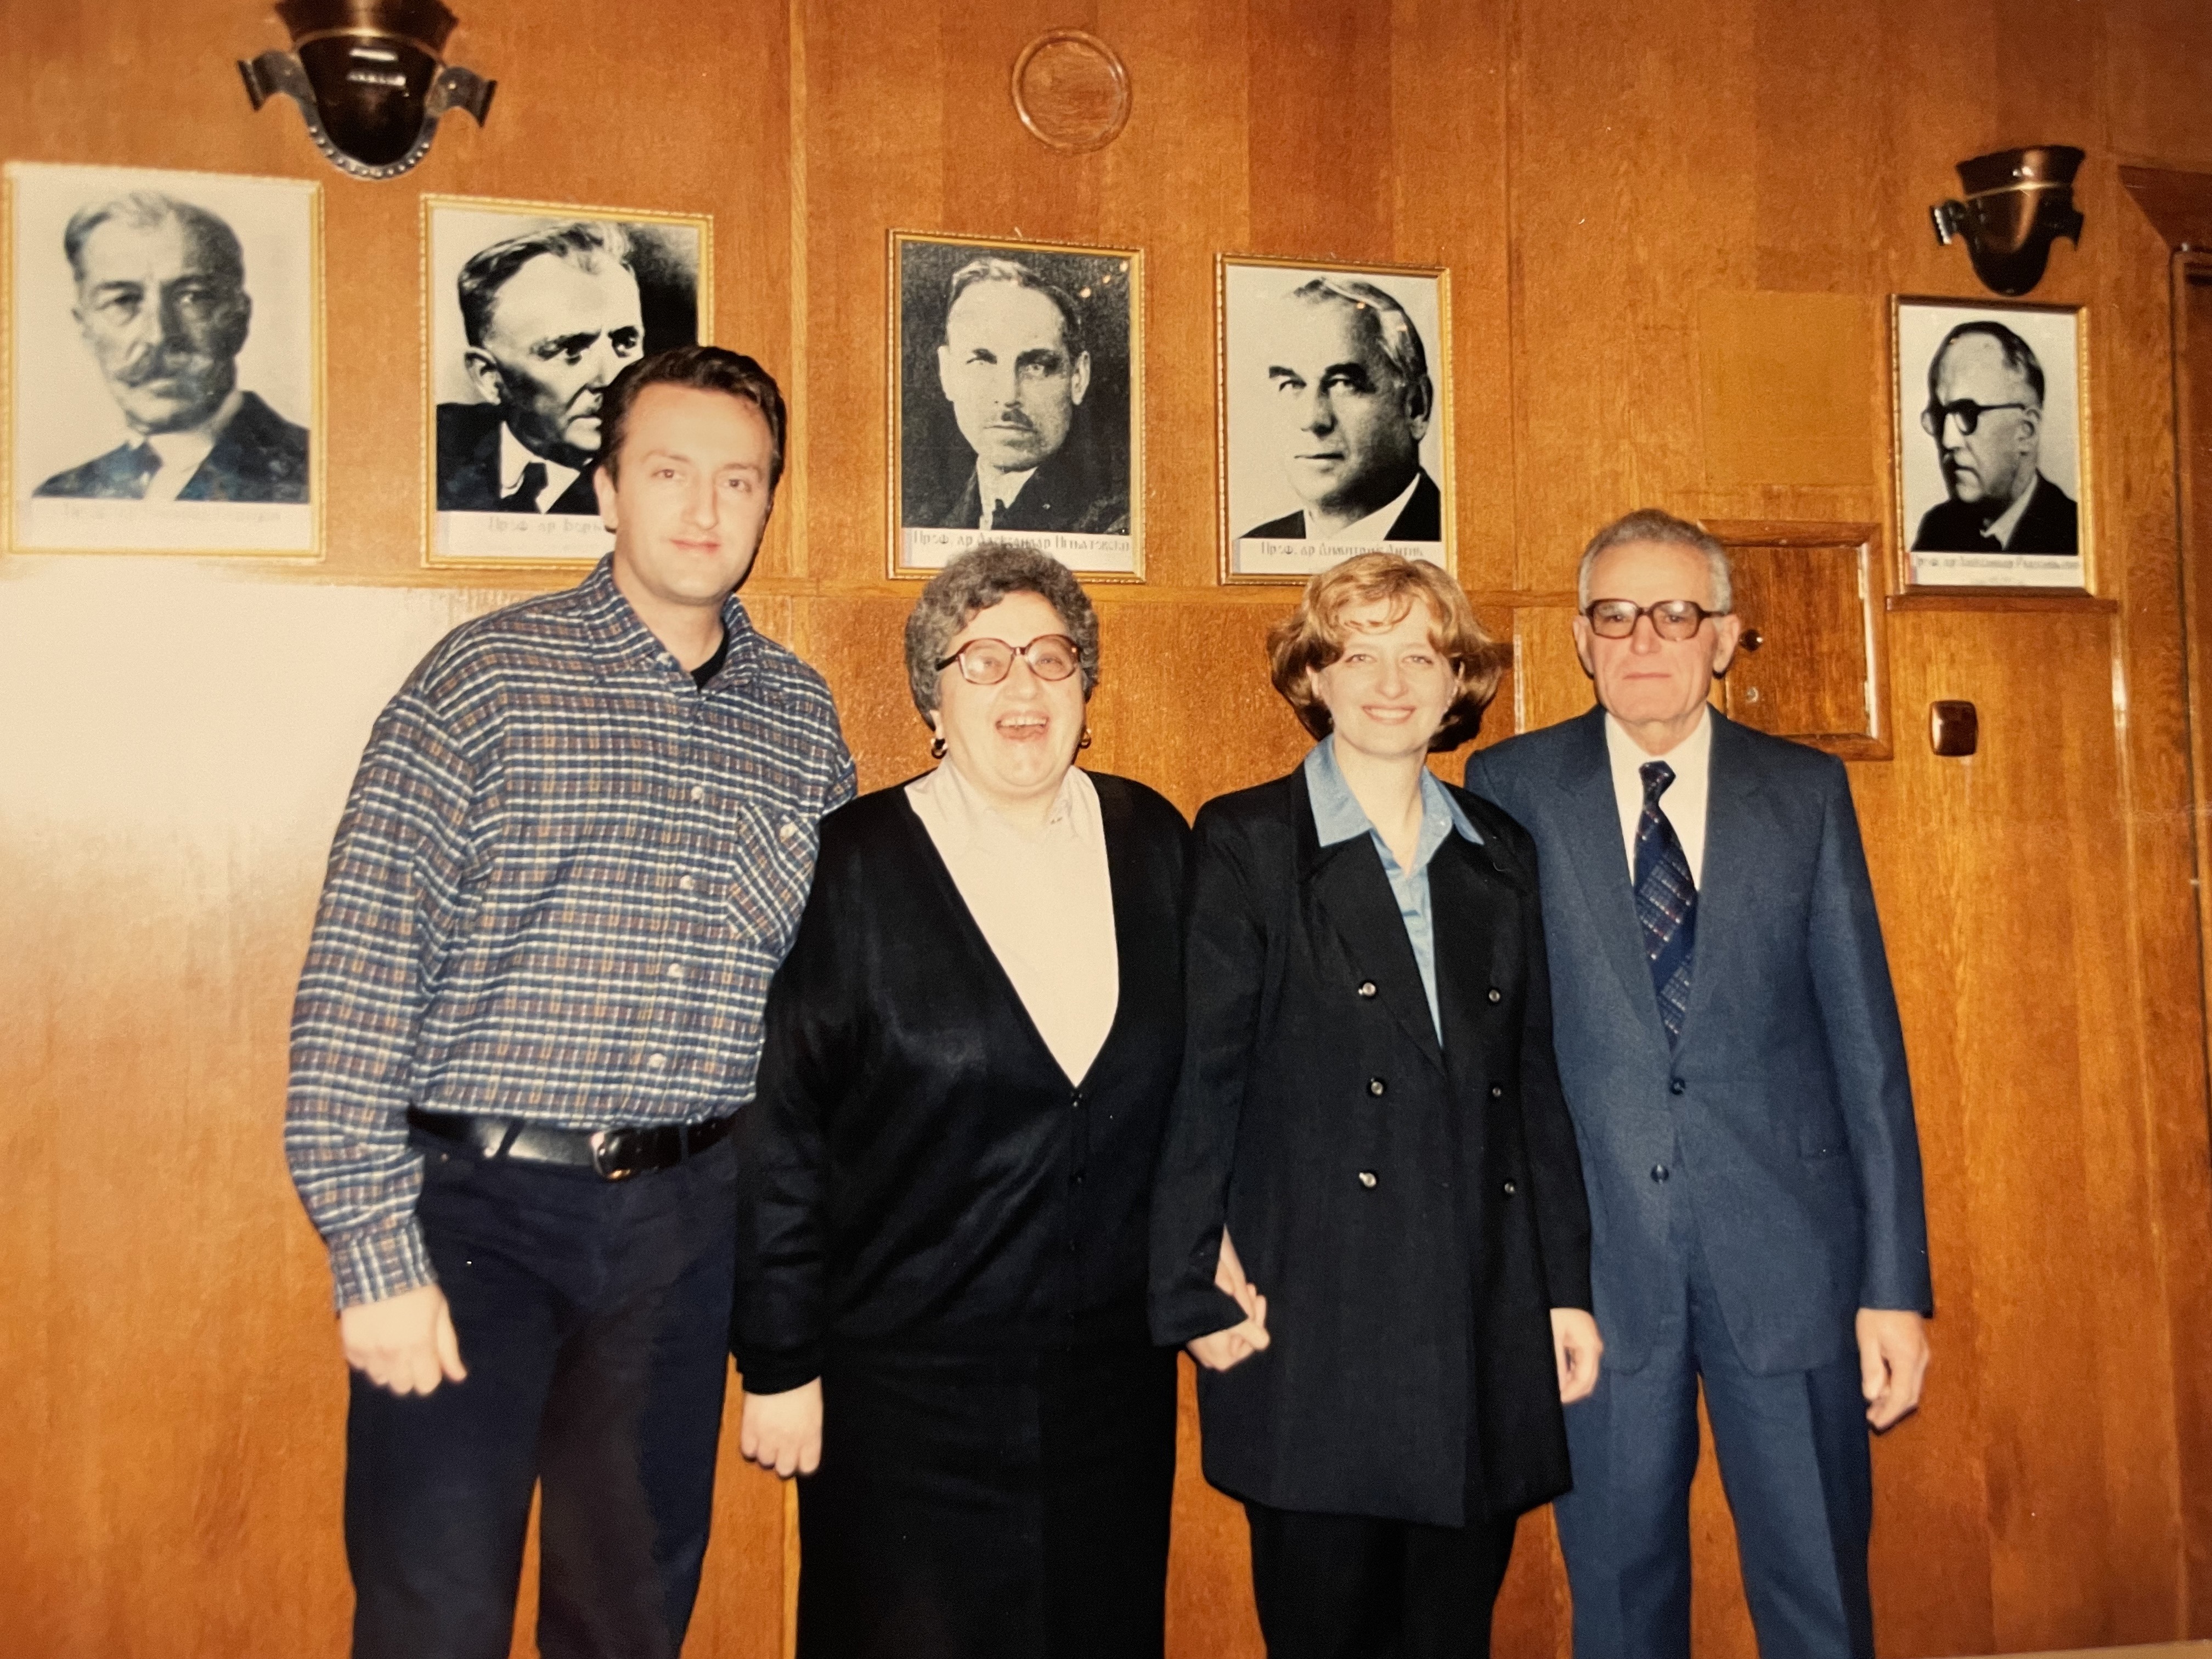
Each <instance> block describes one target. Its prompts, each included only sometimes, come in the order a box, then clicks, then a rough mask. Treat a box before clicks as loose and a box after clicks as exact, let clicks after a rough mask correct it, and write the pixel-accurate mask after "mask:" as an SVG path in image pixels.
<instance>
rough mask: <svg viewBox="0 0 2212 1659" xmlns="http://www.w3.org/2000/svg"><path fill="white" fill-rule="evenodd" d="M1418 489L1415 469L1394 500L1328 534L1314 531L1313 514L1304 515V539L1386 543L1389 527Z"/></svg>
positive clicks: (1417, 468) (1418, 475)
mask: <svg viewBox="0 0 2212 1659" xmlns="http://www.w3.org/2000/svg"><path fill="white" fill-rule="evenodd" d="M1420 487H1421V470H1420V468H1419V467H1415V468H1414V469H1413V479H1412V481H1411V482H1410V483H1407V486H1406V487H1405V488H1404V489H1401V490H1400V491H1399V492H1398V495H1397V499H1396V500H1395V501H1390V502H1389V503H1388V504H1387V505H1385V506H1383V507H1376V509H1375V511H1373V512H1372V513H1369V514H1368V515H1367V516H1366V517H1365V518H1364V519H1361V520H1358V522H1357V523H1354V524H1348V525H1346V526H1345V527H1344V528H1343V529H1341V530H1339V531H1334V532H1328V533H1323V532H1321V531H1317V530H1316V529H1315V528H1314V521H1313V514H1312V513H1306V515H1305V520H1306V539H1307V540H1309V541H1316V542H1343V543H1346V544H1351V543H1354V542H1387V541H1389V539H1390V528H1391V526H1393V525H1395V524H1396V523H1397V522H1398V515H1399V514H1400V513H1403V512H1404V511H1405V510H1406V504H1407V502H1408V501H1412V500H1413V492H1414V491H1415V490H1417V489H1419V488H1420Z"/></svg>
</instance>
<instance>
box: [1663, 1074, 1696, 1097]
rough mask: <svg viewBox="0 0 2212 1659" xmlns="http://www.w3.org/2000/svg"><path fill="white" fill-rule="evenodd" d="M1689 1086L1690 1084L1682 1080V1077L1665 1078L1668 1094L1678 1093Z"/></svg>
mask: <svg viewBox="0 0 2212 1659" xmlns="http://www.w3.org/2000/svg"><path fill="white" fill-rule="evenodd" d="M1689 1086H1690V1085H1688V1084H1686V1083H1685V1082H1683V1081H1682V1079H1680V1078H1678V1077H1677V1078H1669V1079H1668V1080H1667V1092H1668V1094H1670V1095H1679V1094H1680V1093H1681V1092H1682V1091H1684V1090H1686V1089H1687V1088H1688V1087H1689Z"/></svg>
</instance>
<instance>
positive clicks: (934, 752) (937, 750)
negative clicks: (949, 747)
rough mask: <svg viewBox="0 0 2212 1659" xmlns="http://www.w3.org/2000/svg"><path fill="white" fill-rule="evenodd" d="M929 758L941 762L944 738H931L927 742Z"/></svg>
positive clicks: (943, 751) (943, 752)
mask: <svg viewBox="0 0 2212 1659" xmlns="http://www.w3.org/2000/svg"><path fill="white" fill-rule="evenodd" d="M929 757H930V759H932V760H943V759H944V758H945V739H944V738H931V739H930V740H929Z"/></svg>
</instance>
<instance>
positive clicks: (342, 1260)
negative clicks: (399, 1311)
mask: <svg viewBox="0 0 2212 1659" xmlns="http://www.w3.org/2000/svg"><path fill="white" fill-rule="evenodd" d="M330 1249H331V1279H333V1280H334V1281H335V1282H336V1290H337V1298H336V1299H337V1306H338V1308H339V1310H341V1311H343V1310H345V1309H347V1308H351V1307H356V1306H357V1305H359V1304H362V1303H363V1302H386V1301H389V1300H390V1299H391V1298H392V1297H395V1296H404V1295H405V1294H406V1293H407V1292H408V1291H417V1290H420V1289H422V1286H423V1285H435V1284H436V1283H437V1282H438V1274H437V1271H436V1269H435V1268H434V1267H431V1265H430V1251H429V1248H428V1246H427V1245H425V1244H424V1243H423V1242H422V1223H420V1222H419V1221H417V1220H416V1218H415V1212H413V1211H412V1210H410V1211H409V1212H406V1213H405V1214H404V1215H399V1216H395V1217H393V1218H391V1219H390V1220H387V1221H380V1222H377V1223H375V1224H374V1225H370V1226H367V1227H362V1228H358V1229H356V1231H352V1232H349V1233H343V1234H340V1235H339V1236H338V1237H336V1238H333V1239H331V1241H330Z"/></svg>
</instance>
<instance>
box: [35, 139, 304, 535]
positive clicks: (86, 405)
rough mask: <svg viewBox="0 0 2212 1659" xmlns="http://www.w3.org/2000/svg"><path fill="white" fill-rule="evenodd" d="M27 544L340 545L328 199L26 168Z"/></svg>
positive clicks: (279, 190) (196, 180)
mask: <svg viewBox="0 0 2212 1659" xmlns="http://www.w3.org/2000/svg"><path fill="white" fill-rule="evenodd" d="M7 182H8V210H7V224H8V233H9V248H8V269H9V277H10V287H11V289H12V290H13V293H12V298H11V301H10V302H9V307H8V316H7V330H8V362H9V389H8V390H9V398H8V402H9V416H10V418H9V422H8V446H7V447H8V460H7V465H8V474H9V490H8V500H9V503H10V509H11V510H10V512H9V544H10V545H11V546H13V547H15V549H17V550H21V551H24V552H33V551H35V552H42V553H76V552H94V553H108V552H116V553H125V552H127V553H194V554H243V555H248V556H255V557H267V556H298V557H314V556H319V554H320V553H321V551H322V532H321V518H320V512H321V505H322V502H321V495H322V491H321V478H322V464H321V463H322V453H321V443H322V385H323V373H322V246H321V206H322V197H321V192H320V191H319V187H318V186H316V185H313V184H310V183H307V182H304V181H302V180H298V179H255V178H246V177H240V176H236V175H232V174H226V173H173V172H167V171H155V170H150V169H146V168H138V167H64V166H52V165H44V164H35V163H31V162H20V161H18V162H10V163H9V166H8V169H7Z"/></svg>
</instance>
